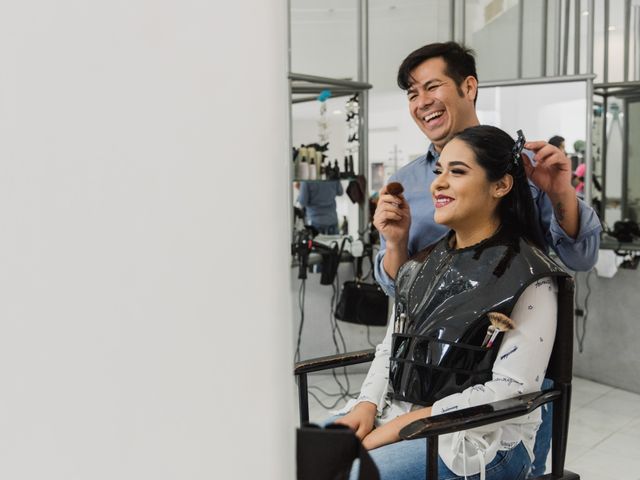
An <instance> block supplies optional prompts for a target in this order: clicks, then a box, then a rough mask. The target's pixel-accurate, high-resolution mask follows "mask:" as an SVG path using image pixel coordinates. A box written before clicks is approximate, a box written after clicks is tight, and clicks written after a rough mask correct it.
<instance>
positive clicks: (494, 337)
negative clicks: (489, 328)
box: [487, 329, 500, 348]
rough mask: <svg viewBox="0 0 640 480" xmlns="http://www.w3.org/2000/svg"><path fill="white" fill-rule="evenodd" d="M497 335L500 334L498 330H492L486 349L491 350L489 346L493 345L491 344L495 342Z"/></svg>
mask: <svg viewBox="0 0 640 480" xmlns="http://www.w3.org/2000/svg"><path fill="white" fill-rule="evenodd" d="M499 333H500V330H498V329H496V330H494V332H493V334H492V335H491V338H490V339H489V342H488V343H487V348H491V346H492V345H493V342H495V340H496V338H497V337H498V334H499Z"/></svg>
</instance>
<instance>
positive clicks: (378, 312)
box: [335, 280, 389, 327]
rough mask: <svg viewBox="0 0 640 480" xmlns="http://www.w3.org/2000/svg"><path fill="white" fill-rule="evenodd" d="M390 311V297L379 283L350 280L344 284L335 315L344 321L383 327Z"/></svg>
mask: <svg viewBox="0 0 640 480" xmlns="http://www.w3.org/2000/svg"><path fill="white" fill-rule="evenodd" d="M388 311H389V297H387V295H386V294H385V293H384V291H383V290H382V288H380V286H379V285H377V284H373V283H365V282H361V281H358V280H350V281H348V282H344V284H343V285H342V291H341V292H340V299H339V300H338V305H337V306H336V311H335V316H336V318H337V319H338V320H342V321H343V322H349V323H357V324H360V325H371V326H376V327H383V326H385V325H386V324H387V320H388V318H387V316H388Z"/></svg>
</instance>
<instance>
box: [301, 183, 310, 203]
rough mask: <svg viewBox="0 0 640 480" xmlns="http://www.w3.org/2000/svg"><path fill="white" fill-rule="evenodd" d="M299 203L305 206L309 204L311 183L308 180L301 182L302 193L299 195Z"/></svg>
mask: <svg viewBox="0 0 640 480" xmlns="http://www.w3.org/2000/svg"><path fill="white" fill-rule="evenodd" d="M298 203H299V204H300V205H302V206H303V207H306V206H308V205H309V184H308V183H307V182H301V183H300V194H299V195H298Z"/></svg>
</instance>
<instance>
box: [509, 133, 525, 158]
mask: <svg viewBox="0 0 640 480" xmlns="http://www.w3.org/2000/svg"><path fill="white" fill-rule="evenodd" d="M526 141H527V140H526V139H525V138H524V134H523V133H522V130H518V138H517V139H516V143H515V144H514V145H513V148H512V149H511V154H512V156H513V164H514V165H515V166H516V167H519V166H520V154H521V153H522V149H523V148H524V144H525V142H526Z"/></svg>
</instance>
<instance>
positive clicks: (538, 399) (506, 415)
mask: <svg viewBox="0 0 640 480" xmlns="http://www.w3.org/2000/svg"><path fill="white" fill-rule="evenodd" d="M560 394H561V393H560V391H559V390H544V391H542V392H533V393H528V394H526V395H520V396H518V397H513V398H508V399H506V400H500V401H497V402H493V403H487V404H485V405H478V406H476V407H470V408H464V409H462V410H456V411H452V412H448V413H444V414H442V415H434V416H432V417H426V418H421V419H420V420H416V421H415V422H412V423H410V424H409V425H407V426H406V427H404V428H403V429H402V430H400V438H402V439H403V440H414V439H416V438H425V437H431V436H435V435H443V434H445V433H452V432H459V431H461V430H468V429H470V428H476V427H481V426H483V425H488V424H490V423H496V422H500V421H504V420H509V419H511V418H515V417H519V416H521V415H526V414H527V413H531V412H532V411H534V410H535V409H536V408H538V407H540V406H541V405H543V404H545V403H547V402H551V401H553V400H555V399H556V398H558V397H559V396H560Z"/></svg>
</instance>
